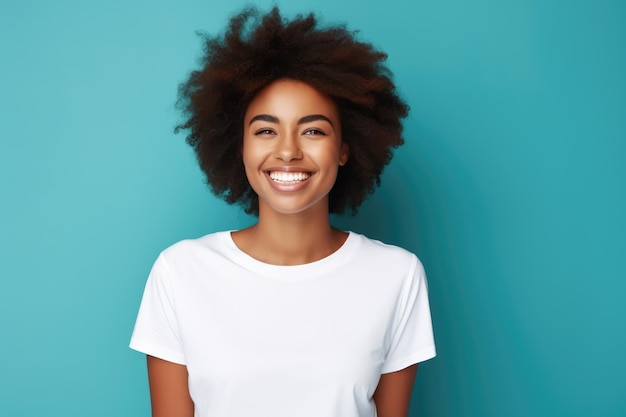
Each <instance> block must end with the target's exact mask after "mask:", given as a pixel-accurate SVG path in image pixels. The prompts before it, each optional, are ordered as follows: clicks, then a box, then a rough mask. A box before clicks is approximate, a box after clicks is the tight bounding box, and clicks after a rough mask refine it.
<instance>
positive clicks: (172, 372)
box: [147, 355, 194, 417]
mask: <svg viewBox="0 0 626 417" xmlns="http://www.w3.org/2000/svg"><path fill="white" fill-rule="evenodd" d="M147 358H148V380H149V382H150V402H151V403H152V417H193V414H194V407H193V401H192V400H191V397H190V396H189V385H188V378H189V374H188V373H187V367H186V366H185V365H179V364H176V363H172V362H168V361H165V360H163V359H159V358H155V357H154V356H150V355H147Z"/></svg>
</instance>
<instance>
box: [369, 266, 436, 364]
mask: <svg viewBox="0 0 626 417" xmlns="http://www.w3.org/2000/svg"><path fill="white" fill-rule="evenodd" d="M394 324H395V328H394V330H393V333H392V334H393V336H392V338H391V345H390V347H389V349H388V351H387V356H386V358H385V362H384V364H383V367H382V370H381V373H389V372H395V371H399V370H401V369H404V368H406V367H408V366H410V365H413V364H416V363H419V362H423V361H425V360H427V359H431V358H433V357H434V356H435V355H436V354H437V353H436V350H435V340H434V337H433V328H432V322H431V318H430V305H429V302H428V284H427V281H426V274H425V272H424V267H423V266H422V264H421V262H420V261H419V260H418V259H417V257H416V256H415V255H413V262H412V265H411V269H410V271H409V276H408V279H407V280H406V282H405V285H404V287H403V289H402V295H401V297H400V300H399V303H398V308H397V309H396V318H395V320H394Z"/></svg>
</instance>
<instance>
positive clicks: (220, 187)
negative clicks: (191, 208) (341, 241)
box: [176, 7, 409, 214]
mask: <svg viewBox="0 0 626 417" xmlns="http://www.w3.org/2000/svg"><path fill="white" fill-rule="evenodd" d="M203 37H204V55H203V57H202V60H201V68H200V69H199V70H196V71H193V72H192V73H191V75H190V76H189V79H188V80H187V81H186V82H184V83H183V84H181V85H180V86H179V100H178V107H179V109H181V110H182V112H183V114H184V117H185V119H186V120H185V121H184V123H181V124H179V125H178V126H177V127H176V132H178V131H179V130H181V129H183V130H187V132H188V135H187V143H188V144H189V145H191V146H192V147H193V148H194V150H195V152H196V155H197V158H198V161H199V163H200V168H201V169H202V171H203V172H204V174H205V175H206V180H207V183H208V184H209V185H210V187H211V189H212V191H213V192H214V193H215V194H216V195H218V196H221V197H223V198H224V199H225V200H226V202H228V203H230V204H233V203H239V204H241V205H242V206H243V207H244V209H245V211H246V212H247V213H254V214H258V208H259V201H258V196H257V194H256V193H255V192H254V190H253V189H252V188H251V187H250V184H249V183H248V180H247V178H246V174H245V171H244V166H243V162H242V155H241V148H242V141H243V124H244V123H243V119H244V115H245V111H246V109H247V107H248V104H249V103H250V101H251V100H252V99H253V98H254V96H255V94H256V93H257V92H259V91H260V90H261V89H262V88H263V87H265V86H267V85H268V84H270V83H272V82H273V81H276V80H279V79H293V80H297V81H300V82H304V83H307V84H309V85H311V86H313V87H314V88H315V89H317V90H318V91H320V92H322V93H323V94H325V95H327V96H329V97H331V98H332V99H333V100H334V102H335V103H336V105H337V107H338V109H339V115H340V118H341V126H342V132H341V134H342V138H343V140H344V141H345V142H346V143H347V144H348V147H349V149H350V158H349V160H348V163H347V164H346V165H345V166H343V167H340V169H339V173H338V175H337V180H336V182H335V185H334V186H333V188H332V190H331V191H330V194H329V212H330V213H343V212H345V211H346V209H347V208H349V209H350V210H351V212H352V213H353V214H354V213H356V209H357V207H358V206H359V205H360V204H361V203H362V202H363V200H364V199H365V198H366V197H367V195H368V194H371V193H373V192H374V190H375V188H376V187H377V186H379V185H380V176H381V174H382V171H383V168H384V167H385V165H387V164H388V163H389V162H390V161H391V158H392V156H393V149H394V148H397V147H398V146H400V145H402V144H403V143H404V139H403V137H402V119H403V118H405V117H406V116H407V114H408V110H409V109H408V106H407V104H406V103H405V102H404V101H403V100H402V99H401V98H400V97H399V96H398V94H397V92H396V89H395V86H394V84H393V82H392V80H391V77H392V75H391V72H390V71H389V69H388V68H387V67H386V66H385V65H384V61H385V60H386V59H387V55H386V54H385V53H383V52H381V51H378V50H376V49H375V48H374V47H373V46H372V45H371V44H369V43H364V42H360V41H358V40H356V39H355V32H351V31H349V30H347V29H346V27H345V26H334V27H324V28H321V27H320V25H319V23H318V20H317V19H316V17H315V16H314V15H313V14H312V13H311V14H309V15H307V16H302V15H298V16H296V17H295V18H294V19H293V20H290V21H289V20H287V19H285V18H283V17H282V16H281V14H280V11H279V10H278V8H277V7H274V8H273V9H272V10H271V11H270V12H269V13H267V14H265V15H262V14H260V13H259V11H258V10H257V9H256V8H253V7H249V8H246V9H244V10H243V11H241V12H240V13H238V14H236V15H234V16H233V17H231V19H230V22H229V24H228V26H227V29H226V31H225V32H224V33H223V34H221V35H217V36H210V35H203Z"/></svg>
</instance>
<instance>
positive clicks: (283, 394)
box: [130, 232, 435, 417]
mask: <svg viewBox="0 0 626 417" xmlns="http://www.w3.org/2000/svg"><path fill="white" fill-rule="evenodd" d="M130 346H131V348H133V349H135V350H138V351H140V352H144V353H146V354H148V355H152V356H156V357H158V358H161V359H165V360H167V361H170V362H174V363H178V364H184V365H186V366H187V370H188V372H189V391H190V394H191V397H192V399H193V401H194V404H195V417H251V416H255V417H294V416H298V417H306V416H311V417H374V416H376V408H375V404H374V402H373V400H372V395H373V393H374V391H375V389H376V386H377V384H378V381H379V378H380V375H381V374H383V373H387V372H393V371H398V370H401V369H403V368H406V367H407V366H410V365H412V364H415V363H418V362H421V361H424V360H426V359H430V358H432V357H433V356H435V344H434V340H433V333H432V326H431V319H430V309H429V305H428V294H427V284H426V278H425V275H424V269H423V267H422V265H421V263H420V262H419V260H418V259H417V257H416V256H415V255H413V254H412V253H410V252H407V251H406V250H404V249H401V248H398V247H395V246H390V245H385V244H383V243H381V242H378V241H374V240H370V239H368V238H366V237H365V236H362V235H359V234H356V233H353V232H351V233H350V234H349V236H348V239H347V240H346V242H345V243H344V244H343V246H342V247H341V248H340V249H339V250H337V251H336V252H335V253H333V254H331V255H329V256H328V257H326V258H323V259H321V260H319V261H316V262H312V263H309V264H304V265H295V266H278V265H270V264H266V263H263V262H260V261H258V260H256V259H254V258H252V257H251V256H249V255H247V254H246V253H244V252H242V251H241V250H240V249H239V248H238V247H237V246H236V245H235V243H234V242H233V240H232V237H231V234H230V232H219V233H215V234H210V235H207V236H204V237H201V238H199V239H194V240H184V241H181V242H179V243H177V244H175V245H173V246H171V247H170V248H168V249H166V250H165V251H163V252H162V253H161V255H160V256H159V258H158V259H157V260H156V262H155V264H154V266H153V268H152V271H151V273H150V276H149V278H148V282H147V284H146V289H145V292H144V296H143V300H142V302H141V307H140V310H139V315H138V317H137V323H136V325H135V330H134V332H133V336H132V339H131V343H130Z"/></svg>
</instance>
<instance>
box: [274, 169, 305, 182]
mask: <svg viewBox="0 0 626 417" xmlns="http://www.w3.org/2000/svg"><path fill="white" fill-rule="evenodd" d="M310 176H311V174H309V173H307V172H283V171H272V172H270V178H271V179H273V180H274V181H278V182H299V181H304V180H306V179H308V178H309V177H310Z"/></svg>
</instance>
